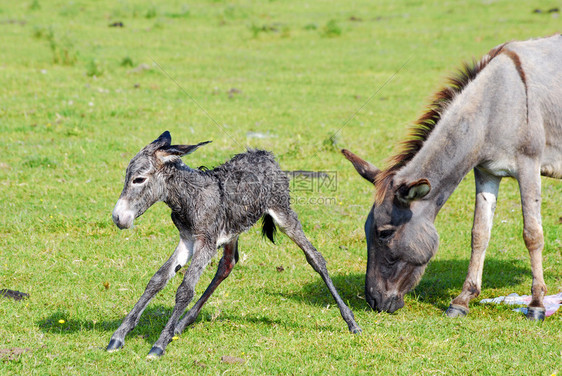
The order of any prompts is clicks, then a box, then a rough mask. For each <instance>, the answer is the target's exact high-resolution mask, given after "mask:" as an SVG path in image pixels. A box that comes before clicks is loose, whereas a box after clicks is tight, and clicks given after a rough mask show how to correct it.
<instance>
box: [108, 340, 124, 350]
mask: <svg viewBox="0 0 562 376" xmlns="http://www.w3.org/2000/svg"><path fill="white" fill-rule="evenodd" d="M121 347H123V342H121V341H119V340H118V339H112V340H111V341H109V345H107V348H106V349H105V350H106V351H108V352H114V351H117V350H120V349H121Z"/></svg>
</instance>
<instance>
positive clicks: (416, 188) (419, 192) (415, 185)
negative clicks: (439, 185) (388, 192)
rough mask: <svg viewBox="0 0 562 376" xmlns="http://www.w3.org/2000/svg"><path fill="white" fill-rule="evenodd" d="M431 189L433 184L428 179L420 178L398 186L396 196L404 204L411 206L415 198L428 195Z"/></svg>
mask: <svg viewBox="0 0 562 376" xmlns="http://www.w3.org/2000/svg"><path fill="white" fill-rule="evenodd" d="M430 191H431V184H429V180H427V179H419V180H416V181H415V182H412V183H405V184H402V185H401V186H399V187H398V189H397V190H396V193H395V194H394V197H396V199H397V200H398V201H399V202H400V203H401V204H403V205H406V206H410V203H411V202H412V201H414V200H419V199H422V198H424V197H425V196H427V194H428V193H429V192H430Z"/></svg>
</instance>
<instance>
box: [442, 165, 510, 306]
mask: <svg viewBox="0 0 562 376" xmlns="http://www.w3.org/2000/svg"><path fill="white" fill-rule="evenodd" d="M474 178H475V183H476V203H475V207H474V223H473V226H472V254H471V255H470V264H469V266H468V274H467V276H466V280H465V281H464V285H463V287H462V292H461V293H460V295H459V296H457V297H456V298H455V299H453V301H452V303H451V305H450V306H449V308H448V309H447V312H446V314H447V316H449V317H458V316H466V314H467V313H468V302H470V301H471V300H472V299H474V298H475V297H477V296H478V295H479V294H480V288H481V287H482V269H483V267H484V257H485V256H486V248H487V247H488V241H489V240H490V233H491V231H492V222H493V220H494V210H495V209H496V200H497V197H498V190H499V187H500V181H501V178H500V177H497V176H493V175H490V174H488V173H486V172H483V171H481V170H479V169H478V168H475V169H474Z"/></svg>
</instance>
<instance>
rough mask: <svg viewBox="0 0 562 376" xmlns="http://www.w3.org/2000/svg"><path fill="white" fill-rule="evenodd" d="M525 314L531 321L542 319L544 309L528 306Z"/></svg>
mask: <svg viewBox="0 0 562 376" xmlns="http://www.w3.org/2000/svg"><path fill="white" fill-rule="evenodd" d="M525 316H526V317H527V319H528V320H531V321H544V316H545V309H544V308H541V307H529V308H528V309H527V314H526V315H525Z"/></svg>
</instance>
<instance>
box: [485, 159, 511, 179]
mask: <svg viewBox="0 0 562 376" xmlns="http://www.w3.org/2000/svg"><path fill="white" fill-rule="evenodd" d="M478 168H480V169H482V170H485V171H486V172H488V173H489V174H491V175H494V176H499V177H517V164H516V161H515V160H514V159H513V158H508V157H499V158H496V159H494V160H491V161H486V162H483V163H481V164H479V165H478Z"/></svg>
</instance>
